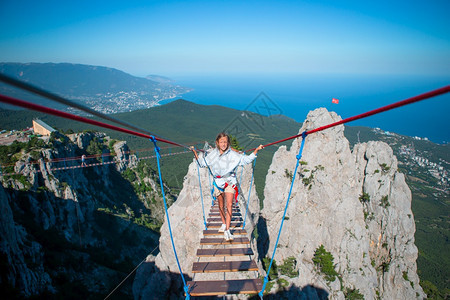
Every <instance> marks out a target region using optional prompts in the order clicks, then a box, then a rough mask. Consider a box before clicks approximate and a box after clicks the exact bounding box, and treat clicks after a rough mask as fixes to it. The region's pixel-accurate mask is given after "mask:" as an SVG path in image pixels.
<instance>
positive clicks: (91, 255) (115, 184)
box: [0, 133, 159, 299]
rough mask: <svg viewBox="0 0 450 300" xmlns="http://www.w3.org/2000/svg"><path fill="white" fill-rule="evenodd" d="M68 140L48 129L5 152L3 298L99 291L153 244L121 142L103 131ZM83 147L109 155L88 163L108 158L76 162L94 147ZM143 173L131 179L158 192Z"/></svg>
mask: <svg viewBox="0 0 450 300" xmlns="http://www.w3.org/2000/svg"><path fill="white" fill-rule="evenodd" d="M69 138H70V139H69ZM69 138H68V137H66V136H64V135H61V134H54V135H52V137H51V138H50V139H49V140H48V141H47V142H42V141H39V140H37V139H35V140H31V141H30V142H28V143H26V144H15V146H16V147H15V150H16V153H9V154H8V155H11V156H12V157H14V160H15V161H16V162H15V164H14V166H13V167H10V168H9V169H10V170H9V171H10V172H15V173H16V174H14V175H4V174H3V175H4V176H0V179H1V182H2V185H0V209H1V212H2V217H1V219H0V259H1V268H2V269H1V278H0V279H1V280H0V284H1V290H2V294H4V296H6V298H11V299H12V298H16V297H19V298H20V297H24V296H25V297H29V296H43V297H54V296H55V295H56V296H57V297H62V298H65V297H73V295H74V294H77V295H79V296H80V297H84V296H91V297H94V296H96V295H100V296H105V295H106V294H107V293H108V292H109V291H110V290H111V289H112V288H113V287H114V285H116V284H118V283H119V282H120V281H121V280H122V279H123V277H124V276H125V275H126V273H127V272H129V271H130V270H132V269H133V267H134V266H135V265H136V264H137V263H138V262H139V261H140V260H142V258H144V257H145V256H146V255H147V254H148V253H149V252H150V250H151V249H152V248H154V246H155V240H157V237H158V235H157V233H155V232H154V231H152V230H150V229H148V228H147V227H144V226H140V225H138V224H141V223H142V222H139V221H143V220H144V218H143V217H142V216H143V215H145V214H148V215H149V214H151V212H150V211H149V209H148V207H146V206H145V203H143V202H144V201H143V199H141V197H140V195H138V194H139V193H137V192H136V190H135V189H134V188H133V186H132V183H131V182H130V181H128V180H126V179H124V178H123V176H122V175H121V174H120V172H119V171H124V170H125V169H127V168H128V170H131V171H129V172H133V171H132V170H135V169H137V160H136V157H132V156H130V155H129V149H128V147H127V145H126V143H124V142H117V141H113V140H110V139H109V138H108V137H107V136H105V135H104V134H101V133H81V134H73V135H70V136H69ZM108 146H109V147H111V149H108ZM87 150H89V151H99V152H98V153H102V152H103V153H104V154H108V153H109V151H111V150H113V151H114V153H115V156H114V157H112V156H109V155H105V156H104V157H100V156H98V157H93V156H91V158H88V159H87V161H86V163H87V164H95V163H100V162H101V161H102V160H103V162H104V163H107V164H103V165H98V166H88V167H83V168H81V167H80V164H81V160H80V156H81V155H82V154H86V155H88V157H90V155H92V153H93V152H91V153H88V152H86V151H87ZM106 152H107V153H106ZM67 158H71V159H67ZM61 168H62V169H61ZM146 176H147V177H144V178H139V176H137V179H138V180H143V181H144V180H145V181H147V182H151V183H153V184H154V185H155V189H154V191H147V192H148V196H151V195H155V194H156V195H157V194H158V191H157V190H158V189H157V188H156V187H157V186H159V184H156V183H155V182H154V180H153V179H154V177H152V176H151V173H150V172H149V173H148V174H147V175H146ZM157 197H158V196H157ZM138 217H139V218H138ZM141 225H142V224H141ZM121 293H122V295H126V294H127V293H128V294H129V293H130V290H129V288H128V291H127V288H125V289H123V290H122V291H121ZM119 294H120V293H119Z"/></svg>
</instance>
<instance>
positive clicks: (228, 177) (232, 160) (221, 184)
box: [191, 132, 263, 241]
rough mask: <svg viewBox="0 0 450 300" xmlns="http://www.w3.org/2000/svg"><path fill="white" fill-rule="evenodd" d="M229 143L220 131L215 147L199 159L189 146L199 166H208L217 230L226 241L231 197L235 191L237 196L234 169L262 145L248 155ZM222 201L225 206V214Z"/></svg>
mask: <svg viewBox="0 0 450 300" xmlns="http://www.w3.org/2000/svg"><path fill="white" fill-rule="evenodd" d="M230 145H231V144H230V137H229V136H228V134H226V133H223V132H221V133H219V134H218V135H217V138H216V148H214V149H213V150H212V151H210V152H209V153H205V154H204V156H203V158H202V159H199V157H198V154H197V151H196V150H195V148H194V147H191V150H192V151H193V152H194V155H195V158H196V159H197V161H198V163H199V165H200V167H202V168H206V167H208V168H209V170H210V172H211V174H212V175H213V177H214V196H215V197H216V198H217V199H218V200H219V212H220V218H221V219H222V227H220V229H219V232H223V233H224V238H225V240H227V241H230V240H233V235H232V234H231V232H230V224H231V215H232V206H233V197H234V196H235V193H236V197H237V192H238V188H237V186H236V184H237V181H236V173H235V169H236V168H237V167H238V166H243V165H246V164H249V163H251V162H252V161H253V160H254V159H255V158H256V155H257V154H258V151H259V150H261V149H262V148H263V146H262V145H259V146H258V148H256V149H255V151H253V152H252V153H251V154H250V155H245V154H244V153H239V152H237V151H235V150H234V149H232V148H231V146H230ZM224 200H225V201H224ZM224 202H226V206H227V214H226V215H225V211H224Z"/></svg>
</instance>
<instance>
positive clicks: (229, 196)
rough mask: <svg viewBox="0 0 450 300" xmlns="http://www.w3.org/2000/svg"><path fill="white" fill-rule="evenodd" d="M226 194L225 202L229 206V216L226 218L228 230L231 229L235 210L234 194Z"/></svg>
mask: <svg viewBox="0 0 450 300" xmlns="http://www.w3.org/2000/svg"><path fill="white" fill-rule="evenodd" d="M224 194H225V201H226V205H227V216H226V221H227V222H226V223H225V224H226V226H227V230H229V229H230V224H231V216H232V215H233V212H232V209H233V196H234V193H224Z"/></svg>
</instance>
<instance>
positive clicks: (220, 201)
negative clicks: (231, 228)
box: [217, 193, 225, 224]
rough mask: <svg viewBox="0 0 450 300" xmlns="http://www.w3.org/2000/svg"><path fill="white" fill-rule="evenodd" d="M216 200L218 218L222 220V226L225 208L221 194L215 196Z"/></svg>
mask: <svg viewBox="0 0 450 300" xmlns="http://www.w3.org/2000/svg"><path fill="white" fill-rule="evenodd" d="M217 200H218V201H219V213H220V218H221V219H222V224H225V210H224V208H225V206H224V203H223V193H222V194H220V195H219V196H217Z"/></svg>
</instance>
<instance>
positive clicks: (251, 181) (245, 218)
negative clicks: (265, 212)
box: [242, 158, 256, 228]
mask: <svg viewBox="0 0 450 300" xmlns="http://www.w3.org/2000/svg"><path fill="white" fill-rule="evenodd" d="M255 163H256V158H255V160H254V161H253V168H252V179H251V180H250V188H249V190H248V198H247V208H246V209H245V217H244V224H243V225H242V228H245V222H246V221H247V212H248V204H249V203H250V195H251V193H252V185H253V175H254V174H255ZM242 168H244V167H242Z"/></svg>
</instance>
